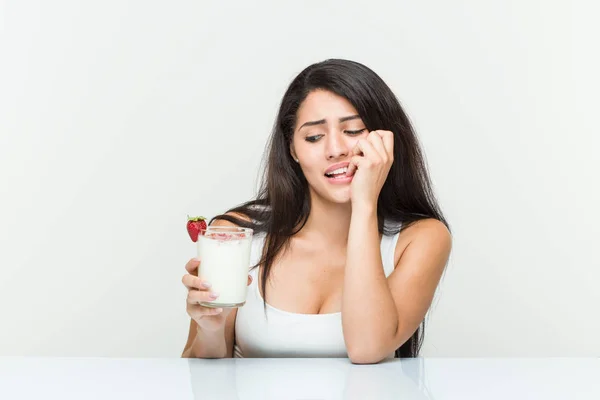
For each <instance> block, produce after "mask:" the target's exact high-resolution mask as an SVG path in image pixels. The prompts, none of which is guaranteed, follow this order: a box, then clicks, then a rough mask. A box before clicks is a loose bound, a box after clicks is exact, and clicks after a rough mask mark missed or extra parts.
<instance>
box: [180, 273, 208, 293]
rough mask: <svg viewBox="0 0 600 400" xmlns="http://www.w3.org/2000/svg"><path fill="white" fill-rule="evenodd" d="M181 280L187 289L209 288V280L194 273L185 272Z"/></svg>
mask: <svg viewBox="0 0 600 400" xmlns="http://www.w3.org/2000/svg"><path fill="white" fill-rule="evenodd" d="M181 282H182V283H183V284H184V285H185V287H186V288H188V290H191V289H196V290H206V289H210V287H211V284H210V282H206V281H203V280H202V279H200V278H198V277H197V276H195V275H191V274H185V275H184V276H183V278H181Z"/></svg>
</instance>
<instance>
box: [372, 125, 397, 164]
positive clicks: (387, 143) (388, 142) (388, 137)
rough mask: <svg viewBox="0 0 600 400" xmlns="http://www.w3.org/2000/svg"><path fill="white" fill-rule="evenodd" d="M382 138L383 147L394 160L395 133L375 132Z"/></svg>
mask: <svg viewBox="0 0 600 400" xmlns="http://www.w3.org/2000/svg"><path fill="white" fill-rule="evenodd" d="M375 132H377V133H378V134H379V136H381V140H383V145H384V147H385V150H386V153H387V155H388V157H389V159H390V160H392V161H393V160H394V132H392V131H383V130H377V131H375Z"/></svg>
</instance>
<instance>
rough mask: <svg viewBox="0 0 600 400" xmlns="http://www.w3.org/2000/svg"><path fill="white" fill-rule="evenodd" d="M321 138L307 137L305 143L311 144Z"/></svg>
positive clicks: (316, 136)
mask: <svg viewBox="0 0 600 400" xmlns="http://www.w3.org/2000/svg"><path fill="white" fill-rule="evenodd" d="M321 136H322V135H315V136H307V137H306V141H307V142H311V143H313V142H316V141H317V140H319V138H320V137H321Z"/></svg>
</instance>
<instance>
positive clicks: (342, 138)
mask: <svg viewBox="0 0 600 400" xmlns="http://www.w3.org/2000/svg"><path fill="white" fill-rule="evenodd" d="M368 133H369V132H368V131H367V129H366V128H365V124H364V123H363V121H362V120H361V118H360V117H359V116H358V113H357V112H356V109H355V108H354V106H352V104H350V102H349V101H348V100H346V99H345V98H344V97H341V96H338V95H336V94H334V93H332V92H329V91H325V90H315V91H312V92H310V93H309V94H308V96H307V97H306V99H305V100H304V102H303V103H302V104H301V105H300V108H299V109H298V115H297V123H296V126H295V127H294V135H293V138H292V143H291V145H290V151H291V154H292V157H294V158H295V159H298V163H299V164H300V167H301V168H302V171H303V172H304V175H305V176H306V180H307V181H308V184H309V186H310V189H311V192H312V194H313V195H317V196H319V197H321V198H323V199H324V200H327V201H330V202H334V203H347V202H349V201H350V182H351V178H342V179H339V178H336V177H328V176H326V172H327V171H328V169H330V168H331V167H335V166H336V164H340V163H341V164H342V165H341V167H343V166H344V165H348V162H349V160H350V158H351V157H352V155H351V151H352V149H353V148H354V146H355V145H356V142H357V141H358V140H359V139H360V138H365V137H367V135H368ZM335 169H337V167H336V168H335ZM342 172H345V170H343V171H342ZM342 176H343V174H342Z"/></svg>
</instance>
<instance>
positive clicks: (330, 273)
mask: <svg viewBox="0 0 600 400" xmlns="http://www.w3.org/2000/svg"><path fill="white" fill-rule="evenodd" d="M344 266H345V255H344V254H340V252H331V253H329V254H328V253H327V252H314V251H302V250H293V251H289V252H288V253H286V254H284V255H283V256H281V257H279V258H278V259H276V260H275V262H274V264H273V266H272V269H271V272H270V274H269V279H268V281H267V303H269V304H270V305H271V306H273V307H275V308H278V309H281V310H285V311H288V312H293V313H300V314H329V313H335V312H339V311H340V310H341V302H342V288H343V282H344ZM263 297H264V293H263Z"/></svg>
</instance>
